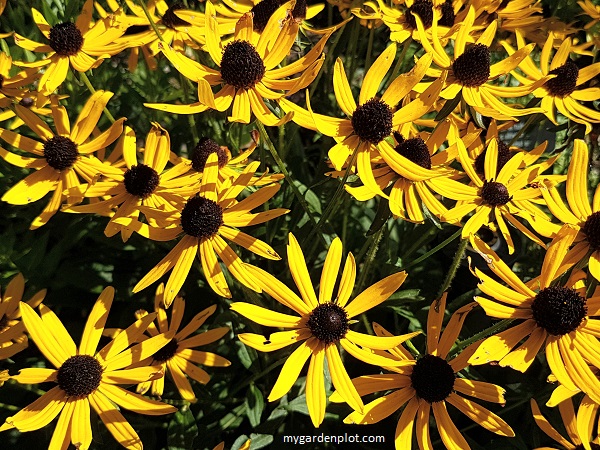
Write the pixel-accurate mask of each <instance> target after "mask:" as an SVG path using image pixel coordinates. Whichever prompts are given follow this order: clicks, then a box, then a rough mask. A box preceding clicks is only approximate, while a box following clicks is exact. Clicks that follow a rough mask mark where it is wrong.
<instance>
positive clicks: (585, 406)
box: [530, 397, 600, 450]
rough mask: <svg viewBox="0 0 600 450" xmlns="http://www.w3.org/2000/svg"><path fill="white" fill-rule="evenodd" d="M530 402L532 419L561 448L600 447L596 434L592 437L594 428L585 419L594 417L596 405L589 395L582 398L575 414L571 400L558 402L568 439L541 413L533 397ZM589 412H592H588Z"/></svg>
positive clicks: (599, 439) (549, 448)
mask: <svg viewBox="0 0 600 450" xmlns="http://www.w3.org/2000/svg"><path fill="white" fill-rule="evenodd" d="M530 403H531V412H532V413H533V420H535V423H536V424H537V426H538V427H540V429H541V430H542V431H543V432H544V433H545V434H546V435H548V437H550V438H552V439H554V440H555V441H556V443H557V444H559V445H560V448H561V449H566V450H577V449H584V448H585V449H586V450H595V449H597V448H599V447H600V438H599V437H598V436H596V437H595V438H592V436H593V434H594V431H595V430H593V429H592V428H591V426H590V422H589V420H587V419H589V418H591V419H594V418H595V417H596V413H597V411H598V405H597V404H595V403H593V402H591V400H590V399H589V397H587V398H584V399H583V400H582V402H581V404H580V405H579V411H578V413H577V414H576V413H575V408H574V407H573V401H572V400H571V399H567V400H565V401H563V402H561V403H559V405H558V410H559V411H560V417H561V418H562V421H563V424H564V427H565V430H566V431H567V436H568V437H569V438H568V439H567V438H565V437H563V435H562V434H561V433H559V432H558V431H557V430H556V428H554V427H553V426H552V425H551V424H550V422H548V420H547V419H546V418H545V417H544V416H543V415H542V412H541V411H540V407H539V406H538V404H537V402H536V401H535V399H533V398H532V399H531V402H530ZM590 409H591V411H590ZM590 412H591V413H592V414H589V413H590ZM584 415H585V417H584ZM586 422H587V423H586ZM534 450H558V449H555V448H553V447H539V448H537V449H534Z"/></svg>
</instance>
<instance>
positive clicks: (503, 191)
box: [428, 139, 558, 253]
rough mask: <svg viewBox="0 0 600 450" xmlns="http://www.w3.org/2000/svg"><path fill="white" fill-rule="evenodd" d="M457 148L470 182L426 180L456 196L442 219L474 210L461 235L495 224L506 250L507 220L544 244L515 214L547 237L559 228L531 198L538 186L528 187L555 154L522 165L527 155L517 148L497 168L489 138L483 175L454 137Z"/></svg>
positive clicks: (511, 246) (537, 194)
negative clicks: (539, 161)
mask: <svg viewBox="0 0 600 450" xmlns="http://www.w3.org/2000/svg"><path fill="white" fill-rule="evenodd" d="M457 148H458V156H459V160H460V162H461V164H462V167H463V169H464V170H465V172H466V173H467V175H468V176H469V178H470V180H471V183H472V184H469V185H466V184H462V183H460V182H458V181H456V180H452V179H449V178H447V177H437V178H432V179H430V180H429V181H428V183H429V184H430V185H431V186H433V188H434V189H435V190H436V191H437V192H438V193H440V194H442V195H445V196H446V197H448V198H452V199H454V200H458V202H457V204H456V205H455V206H454V207H453V208H451V209H450V210H449V211H448V212H447V213H445V214H443V215H442V220H444V221H446V222H450V223H456V221H458V220H460V219H461V218H462V217H464V216H466V215H467V214H469V213H471V212H472V211H473V212H474V214H473V215H472V216H471V217H470V218H469V219H468V220H467V221H466V222H465V224H464V225H463V229H462V238H463V239H467V238H468V237H469V236H470V235H471V234H474V233H477V231H478V230H479V229H480V228H481V227H482V226H488V227H489V226H490V225H491V226H492V227H496V226H497V227H498V229H499V230H500V232H501V233H502V236H503V237H504V239H505V240H506V242H507V244H508V248H509V252H510V253H513V252H514V244H513V241H512V237H511V235H510V232H509V230H508V226H507V224H506V221H508V222H509V223H510V224H511V225H513V226H514V227H515V228H517V229H518V230H519V231H521V232H522V233H523V234H525V235H526V236H527V237H528V238H530V239H531V240H533V241H534V242H536V243H538V244H539V245H541V246H542V247H543V246H544V245H545V244H544V243H543V241H541V240H540V238H539V237H537V236H536V234H535V233H533V232H531V230H528V229H527V228H526V227H525V226H524V225H523V224H522V223H520V222H519V221H518V220H517V219H516V218H515V216H519V217H522V218H524V219H525V220H527V221H528V223H529V224H530V225H531V226H532V227H534V229H535V230H536V232H538V233H540V234H542V235H543V236H548V237H550V236H552V235H553V234H554V233H555V232H556V231H557V230H558V227H557V226H553V224H552V223H551V222H550V221H549V218H548V217H547V216H546V215H545V214H544V213H543V212H542V211H541V210H540V209H539V208H538V207H537V206H535V205H534V204H533V203H532V202H531V200H532V199H536V198H540V197H541V195H542V194H541V192H540V190H539V189H536V188H532V187H528V185H529V183H532V182H533V181H534V180H535V179H536V177H538V174H539V173H540V172H543V171H544V170H546V169H547V168H548V167H550V166H551V165H552V164H553V163H554V161H555V160H556V157H553V158H550V159H548V160H546V161H544V162H543V163H540V164H537V165H529V166H528V167H524V168H522V165H524V162H525V158H526V156H525V153H524V152H519V153H515V154H514V155H513V156H512V157H510V159H509V160H508V161H507V162H506V164H504V165H503V166H502V168H500V167H499V158H498V155H499V152H498V142H497V140H496V139H492V140H491V141H490V143H489V145H488V146H487V148H486V150H485V156H484V167H483V169H484V173H483V177H482V176H480V174H478V173H477V169H476V167H477V163H476V160H473V159H471V157H470V156H469V155H468V153H467V151H466V148H465V145H464V143H463V142H462V141H461V140H460V139H458V141H457ZM500 162H502V161H500Z"/></svg>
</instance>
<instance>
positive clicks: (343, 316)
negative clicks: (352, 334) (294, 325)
mask: <svg viewBox="0 0 600 450" xmlns="http://www.w3.org/2000/svg"><path fill="white" fill-rule="evenodd" d="M306 324H307V326H308V328H309V329H310V331H311V333H312V334H313V336H314V337H316V338H317V339H318V340H320V341H321V342H324V343H325V344H333V343H334V342H338V341H339V340H340V339H342V338H343V337H344V336H346V333H347V332H348V314H347V313H346V310H345V309H344V308H342V307H341V306H339V305H336V304H335V303H331V302H328V303H322V304H320V305H319V306H317V307H316V308H315V309H313V311H312V312H311V313H310V315H309V317H308V322H307V323H306Z"/></svg>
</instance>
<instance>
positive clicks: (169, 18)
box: [161, 3, 190, 29]
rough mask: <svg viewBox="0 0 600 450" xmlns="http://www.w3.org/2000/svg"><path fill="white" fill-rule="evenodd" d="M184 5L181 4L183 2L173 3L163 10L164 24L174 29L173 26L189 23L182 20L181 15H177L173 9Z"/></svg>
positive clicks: (181, 7) (182, 7)
mask: <svg viewBox="0 0 600 450" xmlns="http://www.w3.org/2000/svg"><path fill="white" fill-rule="evenodd" d="M184 8H185V6H184V5H183V3H175V4H174V5H173V6H171V7H170V8H169V9H167V10H166V11H165V13H164V14H163V16H162V19H161V20H162V23H163V24H164V25H165V26H166V27H169V28H171V29H175V27H183V26H186V25H190V23H189V22H187V21H185V20H183V19H182V18H181V17H179V16H178V15H177V14H175V11H177V10H179V9H184Z"/></svg>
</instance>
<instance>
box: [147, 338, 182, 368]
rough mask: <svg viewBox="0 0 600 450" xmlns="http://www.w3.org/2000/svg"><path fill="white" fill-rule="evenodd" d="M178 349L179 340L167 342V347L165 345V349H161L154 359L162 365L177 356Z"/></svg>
mask: <svg viewBox="0 0 600 450" xmlns="http://www.w3.org/2000/svg"><path fill="white" fill-rule="evenodd" d="M178 347H179V344H178V343H177V339H171V340H170V341H169V342H167V345H165V346H164V347H163V348H161V349H160V350H158V351H157V352H156V353H155V354H154V356H153V358H154V360H155V361H158V362H161V363H163V362H165V361H168V360H170V359H171V358H172V357H173V356H175V353H177V348H178Z"/></svg>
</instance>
